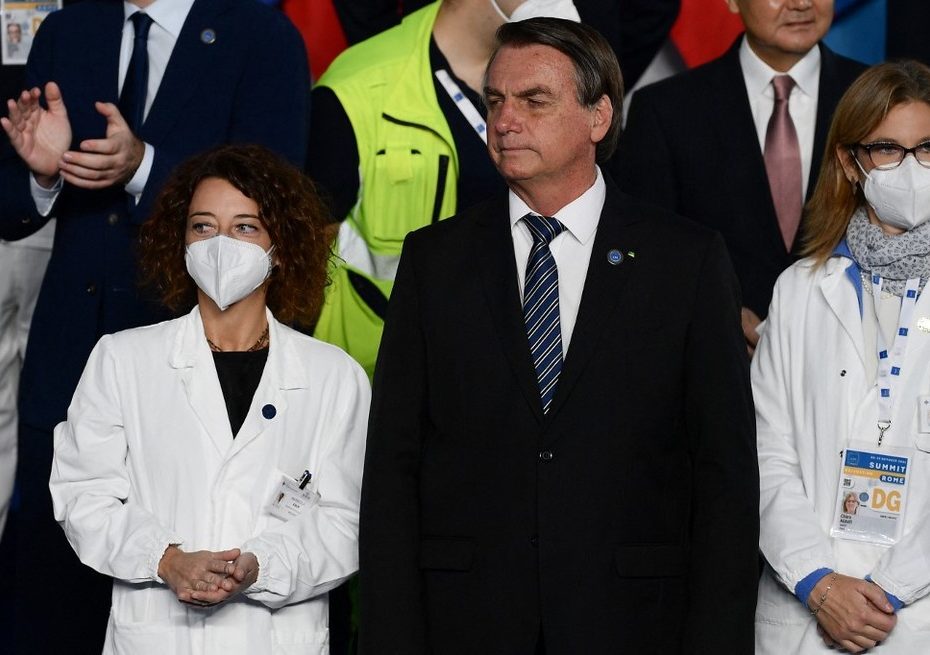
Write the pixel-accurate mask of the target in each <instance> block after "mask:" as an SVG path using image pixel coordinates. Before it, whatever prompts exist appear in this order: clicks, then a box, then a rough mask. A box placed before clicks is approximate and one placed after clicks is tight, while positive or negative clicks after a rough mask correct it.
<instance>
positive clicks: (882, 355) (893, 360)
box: [872, 275, 920, 446]
mask: <svg viewBox="0 0 930 655" xmlns="http://www.w3.org/2000/svg"><path fill="white" fill-rule="evenodd" d="M919 288H920V278H911V279H910V280H908V281H907V284H906V285H905V287H904V295H902V296H901V311H900V313H899V314H898V328H897V330H896V331H895V335H894V343H892V345H891V351H889V350H888V347H887V346H886V344H885V337H884V335H883V334H882V329H881V325H878V326H877V329H876V331H875V345H876V350H877V351H878V381H877V383H878V445H879V446H881V445H882V439H884V438H885V431H886V430H888V428H890V427H891V416H892V412H893V411H894V403H895V400H896V398H895V390H896V389H897V387H898V383H899V382H900V381H901V368H902V367H903V366H904V354H905V352H906V351H907V342H908V338H907V337H908V331H909V330H910V325H911V317H912V316H913V315H914V307H915V306H916V305H917V290H918V289H919ZM881 294H882V278H881V276H880V275H872V304H873V305H874V307H875V317H876V319H877V318H878V316H879V310H878V305H879V303H880V302H881Z"/></svg>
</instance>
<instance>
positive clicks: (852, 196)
mask: <svg viewBox="0 0 930 655" xmlns="http://www.w3.org/2000/svg"><path fill="white" fill-rule="evenodd" d="M928 219H930V68H928V67H926V66H924V65H923V64H919V63H916V62H909V61H905V62H899V63H885V64H881V65H878V66H875V67H873V68H871V69H869V70H868V71H866V72H865V73H864V74H863V75H862V76H861V77H860V78H859V79H858V80H857V81H856V82H854V83H853V84H852V86H850V88H849V90H848V91H847V92H846V94H845V95H844V96H843V98H842V99H841V100H840V103H839V105H838V106H837V108H836V113H835V114H834V118H833V123H832V125H831V127H830V133H829V136H828V139H827V152H826V155H825V157H824V163H823V167H822V168H821V171H820V179H819V181H818V183H817V188H816V190H815V192H814V195H813V198H812V199H811V201H810V203H809V205H808V207H807V213H806V217H805V222H804V230H805V232H804V252H805V254H806V255H807V256H806V258H805V259H802V260H801V261H799V262H797V263H796V264H795V265H794V266H792V267H791V268H789V269H788V270H787V271H785V273H784V274H782V276H781V277H780V278H779V280H778V284H777V285H776V287H775V295H774V297H773V300H772V305H771V309H770V313H769V318H768V320H767V321H766V324H765V327H764V332H763V337H762V340H761V343H760V345H759V349H758V351H757V352H756V355H755V357H754V359H753V362H752V383H753V393H754V398H755V403H756V418H757V427H758V452H759V469H760V480H761V550H762V553H763V555H764V556H765V559H766V562H767V566H766V567H765V571H764V572H763V575H762V580H761V582H760V587H759V599H758V606H757V610H756V612H757V613H756V645H757V652H758V653H762V654H772V655H775V654H778V655H783V654H784V653H801V654H807V653H824V652H828V647H833V648H837V647H838V648H842V649H846V650H847V651H849V652H853V653H858V652H862V651H863V650H866V649H869V648H872V647H874V646H875V645H876V644H877V643H881V644H882V647H881V649H880V652H881V653H884V654H885V655H894V654H896V653H897V654H900V655H911V654H913V653H927V652H930V600H927V599H925V596H926V594H927V593H928V592H930V292H924V289H925V285H926V284H927V280H928V278H930V222H928ZM852 506H855V511H850V510H849V509H847V508H848V507H852Z"/></svg>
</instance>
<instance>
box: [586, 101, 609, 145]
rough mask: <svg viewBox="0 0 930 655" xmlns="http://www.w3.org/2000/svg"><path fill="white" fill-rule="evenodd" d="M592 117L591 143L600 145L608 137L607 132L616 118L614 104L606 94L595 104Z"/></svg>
mask: <svg viewBox="0 0 930 655" xmlns="http://www.w3.org/2000/svg"><path fill="white" fill-rule="evenodd" d="M591 116H592V121H591V141H593V142H594V143H600V142H601V141H602V140H603V139H604V137H605V136H607V131H608V130H609V129H610V124H611V121H612V120H613V117H614V106H613V103H612V102H611V101H610V98H608V97H607V95H606V94H605V95H602V96H601V97H600V99H599V100H598V101H597V102H596V103H594V110H593V111H592V112H591Z"/></svg>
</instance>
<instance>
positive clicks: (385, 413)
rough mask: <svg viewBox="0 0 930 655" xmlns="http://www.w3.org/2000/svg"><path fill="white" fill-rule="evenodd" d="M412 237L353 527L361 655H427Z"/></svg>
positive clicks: (422, 395)
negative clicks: (357, 522) (358, 514)
mask: <svg viewBox="0 0 930 655" xmlns="http://www.w3.org/2000/svg"><path fill="white" fill-rule="evenodd" d="M416 237H417V235H416V234H412V235H410V236H409V237H408V238H407V239H406V242H405V244H404V250H403V253H402V255H401V259H400V265H399V268H398V271H397V278H396V281H395V284H394V290H393V292H392V294H391V301H390V305H389V308H388V314H387V320H386V323H385V328H384V335H383V337H382V339H381V348H380V351H379V354H378V363H377V365H376V368H375V376H374V383H373V395H372V406H371V417H370V421H369V425H368V446H367V452H366V455H365V472H364V476H363V481H362V502H361V517H360V526H359V530H360V532H359V558H360V583H361V613H362V615H363V616H364V617H365V618H364V620H363V621H362V626H361V632H360V635H359V646H360V648H359V652H360V653H363V654H364V655H372V654H375V655H387V654H389V653H397V654H403V655H416V654H417V653H426V652H427V646H426V619H425V614H424V611H425V610H424V605H423V600H422V588H421V581H420V571H419V567H418V553H419V542H420V526H419V499H418V494H419V491H418V486H419V466H420V451H421V449H422V447H423V440H424V438H423V435H424V424H425V422H426V420H427V417H426V402H427V391H428V389H427V371H426V366H427V359H426V345H425V338H424V332H423V328H422V319H421V308H420V306H419V302H418V293H417V285H418V281H417V274H416V270H415V269H416V255H415V250H414V246H415V244H416Z"/></svg>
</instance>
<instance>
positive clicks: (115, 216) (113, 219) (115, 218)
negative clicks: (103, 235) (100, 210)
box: [107, 212, 119, 225]
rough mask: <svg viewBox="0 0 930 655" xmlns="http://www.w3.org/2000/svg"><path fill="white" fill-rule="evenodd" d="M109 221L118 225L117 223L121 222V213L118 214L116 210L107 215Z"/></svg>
mask: <svg viewBox="0 0 930 655" xmlns="http://www.w3.org/2000/svg"><path fill="white" fill-rule="evenodd" d="M107 223H109V224H110V225H116V224H117V223H119V214H117V213H116V212H113V213H112V214H110V215H109V216H107Z"/></svg>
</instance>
